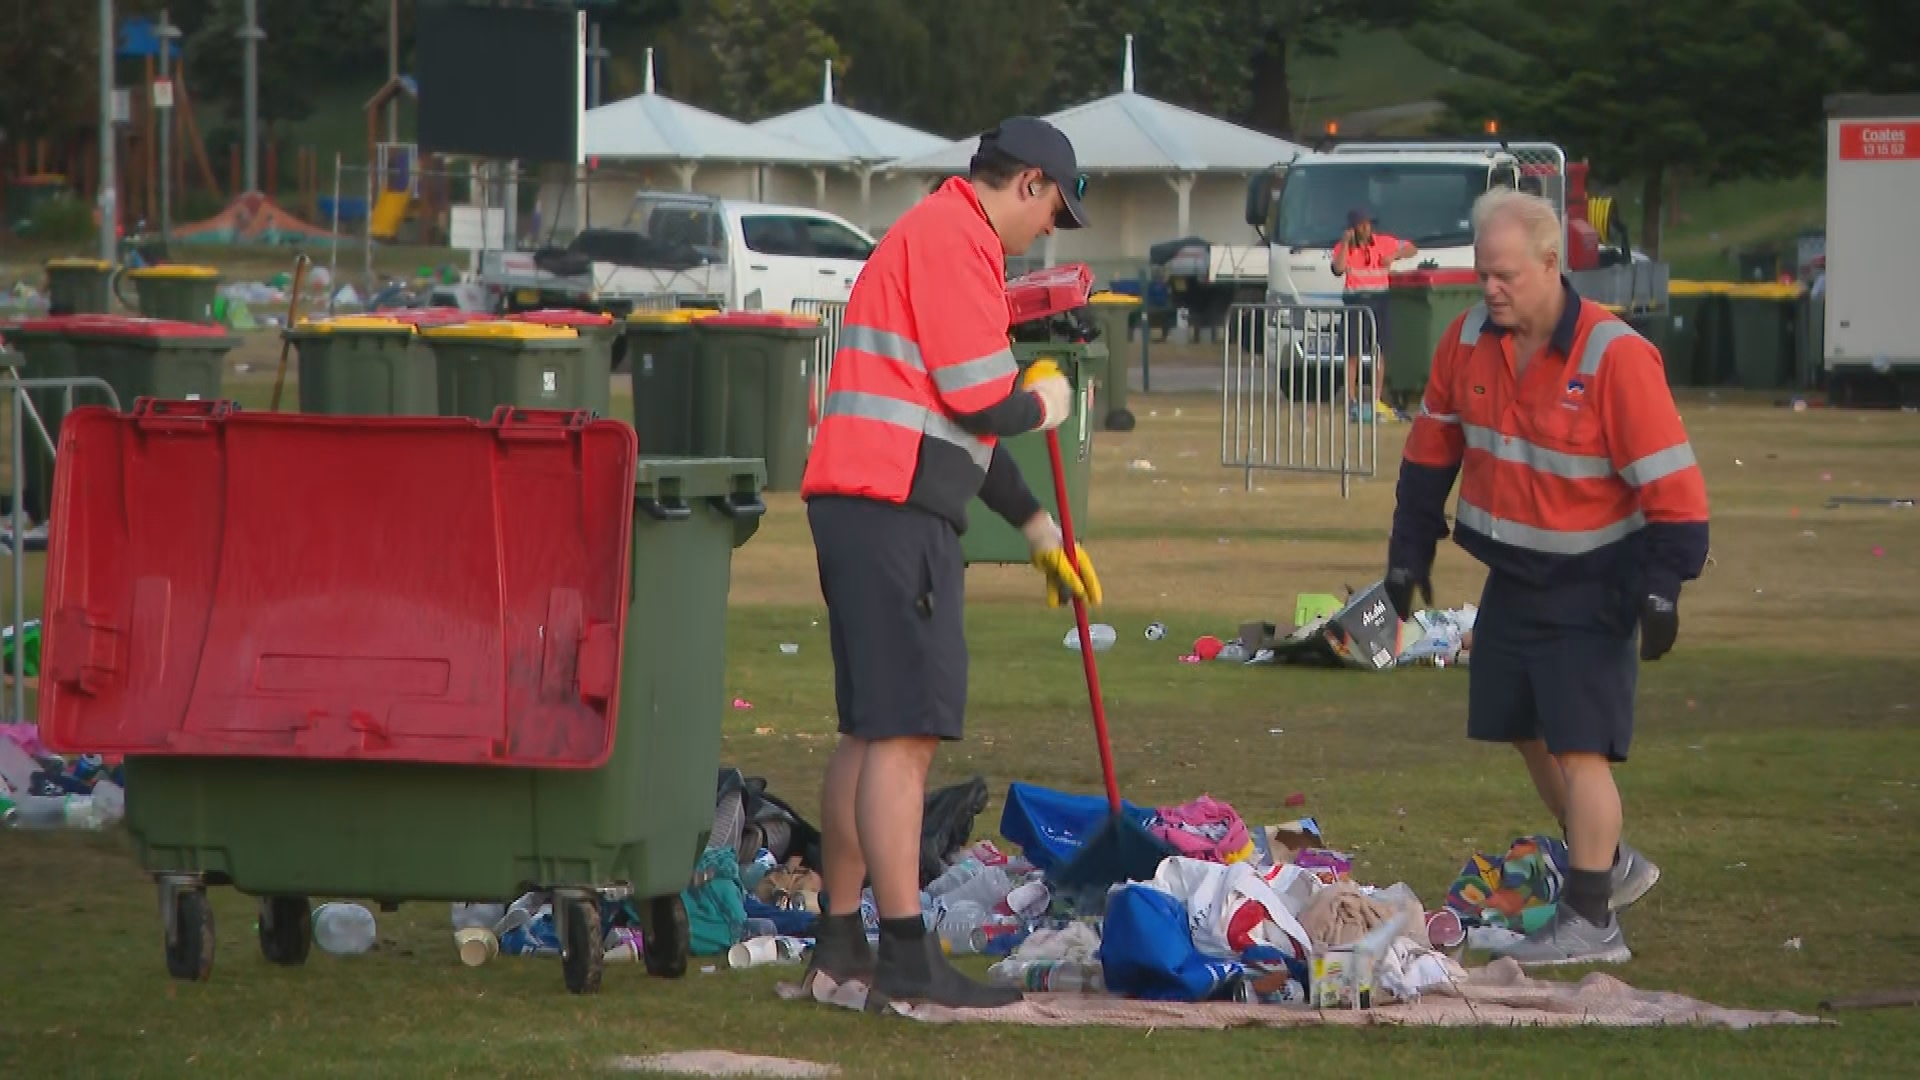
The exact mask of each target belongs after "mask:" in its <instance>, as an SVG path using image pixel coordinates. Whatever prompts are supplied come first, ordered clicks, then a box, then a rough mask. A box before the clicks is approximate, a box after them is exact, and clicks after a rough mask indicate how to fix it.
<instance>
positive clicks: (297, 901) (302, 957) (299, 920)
mask: <svg viewBox="0 0 1920 1080" xmlns="http://www.w3.org/2000/svg"><path fill="white" fill-rule="evenodd" d="M312 951H313V907H312V905H311V904H310V903H309V902H308V901H307V898H306V897H304V896H263V897H261V898H260V953H261V955H262V956H265V957H266V958H267V961H268V962H269V963H273V964H279V965H281V966H282V967H298V966H300V965H301V964H304V963H306V962H307V954H308V953H309V952H312Z"/></svg>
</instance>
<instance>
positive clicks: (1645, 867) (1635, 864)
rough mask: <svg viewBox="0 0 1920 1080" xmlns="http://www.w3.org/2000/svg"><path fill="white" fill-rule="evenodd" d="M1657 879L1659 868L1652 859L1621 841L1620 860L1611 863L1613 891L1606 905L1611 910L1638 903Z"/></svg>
mask: <svg viewBox="0 0 1920 1080" xmlns="http://www.w3.org/2000/svg"><path fill="white" fill-rule="evenodd" d="M1659 880H1660V868H1659V867H1658V866H1655V865H1654V864H1653V860H1652V859H1649V858H1647V857H1646V856H1645V855H1642V854H1640V853H1639V852H1637V851H1635V850H1633V849H1632V848H1630V847H1628V846H1627V845H1626V844H1625V843H1624V842H1623V843H1622V844H1621V845H1620V861H1619V862H1616V863H1614V864H1613V891H1612V893H1610V894H1609V895H1608V897H1607V907H1608V908H1609V909H1611V910H1613V911H1625V910H1627V909H1628V908H1630V907H1632V906H1633V905H1634V904H1636V903H1639V901H1640V898H1641V897H1643V896H1645V895H1647V892H1648V891H1649V890H1651V889H1652V888H1653V886H1654V884H1655V883H1656V882H1658V881H1659Z"/></svg>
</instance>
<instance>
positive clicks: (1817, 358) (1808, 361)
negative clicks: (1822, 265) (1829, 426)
mask: <svg viewBox="0 0 1920 1080" xmlns="http://www.w3.org/2000/svg"><path fill="white" fill-rule="evenodd" d="M1796 356H1797V360H1798V362H1797V363H1796V365H1795V368H1796V370H1795V378H1794V385H1795V386H1797V387H1799V388H1800V389H1802V390H1816V389H1818V388H1819V387H1820V383H1821V381H1822V380H1823V379H1824V378H1825V377H1826V371H1827V297H1826V294H1825V293H1818V294H1816V293H1814V292H1813V291H1811V290H1809V291H1808V292H1807V295H1806V298H1805V299H1804V300H1803V301H1802V303H1801V305H1800V342H1799V351H1798V353H1797V354H1796Z"/></svg>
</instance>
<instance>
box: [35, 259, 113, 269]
mask: <svg viewBox="0 0 1920 1080" xmlns="http://www.w3.org/2000/svg"><path fill="white" fill-rule="evenodd" d="M47 269H49V270H111V269H113V264H112V263H110V262H108V261H107V260H105V259H48V260H47Z"/></svg>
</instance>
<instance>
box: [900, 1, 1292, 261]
mask: <svg viewBox="0 0 1920 1080" xmlns="http://www.w3.org/2000/svg"><path fill="white" fill-rule="evenodd" d="M1046 119H1047V120H1048V121H1049V122H1050V123H1052V124H1053V125H1055V126H1056V127H1058V128H1059V129H1060V130H1061V131H1062V132H1064V133H1066V136H1067V137H1068V138H1069V139H1071V140H1073V147H1074V152H1075V154H1076V156H1077V157H1078V158H1079V162H1080V168H1081V170H1082V171H1083V172H1085V173H1087V174H1088V176H1089V177H1090V178H1091V179H1090V183H1089V185H1088V192H1087V200H1086V203H1087V213H1088V214H1089V216H1091V217H1092V219H1093V228H1091V229H1088V230H1086V231H1085V232H1084V233H1079V232H1070V233H1061V234H1059V235H1058V236H1056V237H1055V238H1054V243H1053V244H1052V245H1051V246H1050V251H1049V261H1051V260H1053V259H1056V258H1057V259H1076V260H1087V261H1099V260H1117V259H1138V258H1142V257H1144V256H1145V255H1146V253H1147V249H1148V248H1149V247H1151V246H1152V245H1154V244H1156V243H1159V242H1161V241H1164V240H1172V239H1177V238H1180V237H1186V236H1200V237H1204V238H1206V239H1207V240H1210V241H1213V242H1215V243H1251V242H1253V241H1254V235H1253V231H1252V229H1250V228H1249V227H1248V226H1247V224H1246V221H1245V217H1244V207H1245V205H1246V182H1247V178H1248V177H1250V176H1252V175H1253V174H1254V173H1256V172H1259V171H1260V170H1262V169H1265V168H1267V167H1268V166H1270V165H1274V164H1276V163H1279V162H1285V161H1290V160H1292V159H1293V158H1294V157H1295V156H1296V155H1299V154H1301V153H1304V152H1306V150H1305V148H1304V147H1302V146H1300V145H1298V144H1297V143H1292V142H1288V141H1287V140H1285V139H1279V138H1275V137H1273V136H1271V135H1264V134H1262V133H1260V132H1257V131H1253V130H1250V129H1248V128H1243V127H1240V126H1239V125H1237V124H1232V123H1228V122H1227V121H1225V120H1220V119H1218V118H1215V117H1211V116H1207V115H1205V114H1203V113H1197V112H1194V111H1192V110H1191V109H1183V108H1181V107H1179V106H1177V105H1170V104H1168V103H1166V102H1164V101H1158V100H1156V99H1154V98H1150V97H1147V96H1146V95H1144V94H1141V93H1139V92H1137V91H1136V90H1135V89H1134V77H1133V38H1132V36H1131V35H1129V36H1128V37H1127V46H1126V59H1125V63H1124V67H1123V71H1122V76H1121V88H1120V92H1119V93H1117V94H1113V95H1110V96H1108V97H1104V98H1101V99H1099V100H1098V101H1093V102H1089V103H1087V104H1085V105H1077V106H1074V107H1072V108H1069V109H1063V110H1061V111H1060V112H1056V113H1053V114H1051V115H1050V116H1048V117H1047V118H1046ZM978 145H979V139H978V138H977V137H976V138H969V139H964V140H961V141H959V142H955V143H950V144H948V145H947V146H946V147H944V148H942V149H940V150H938V151H935V152H933V153H931V154H924V155H921V156H919V157H911V158H904V159H902V160H899V161H895V162H893V163H891V164H889V165H888V166H886V169H887V171H890V172H900V173H909V174H923V175H924V174H929V173H931V174H936V175H938V174H943V173H946V174H957V173H963V172H965V171H966V168H967V162H968V161H969V160H970V159H971V158H972V157H973V152H974V149H975V148H976V147H977V146H978ZM921 188H922V190H924V189H925V185H922V186H921ZM1169 194H1171V195H1172V196H1173V197H1172V198H1168V195H1169Z"/></svg>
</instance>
